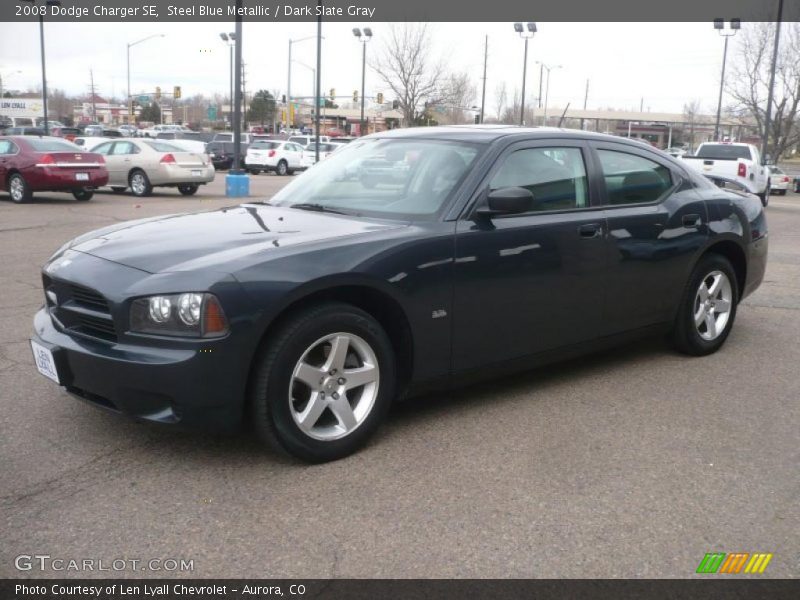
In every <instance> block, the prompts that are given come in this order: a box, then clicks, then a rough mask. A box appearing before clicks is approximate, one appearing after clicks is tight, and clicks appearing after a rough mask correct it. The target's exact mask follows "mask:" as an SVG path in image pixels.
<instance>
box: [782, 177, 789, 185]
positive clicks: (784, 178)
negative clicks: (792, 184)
mask: <svg viewBox="0 0 800 600" xmlns="http://www.w3.org/2000/svg"><path fill="white" fill-rule="evenodd" d="M783 180H784V181H785V182H786V183H789V176H788V175H784V177H783Z"/></svg>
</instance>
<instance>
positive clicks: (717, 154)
mask: <svg viewBox="0 0 800 600" xmlns="http://www.w3.org/2000/svg"><path fill="white" fill-rule="evenodd" d="M695 157H696V158H710V159H712V160H736V159H737V158H746V159H748V160H750V159H751V158H752V156H750V148H748V147H747V146H731V145H729V144H703V145H702V146H701V147H700V150H698V151H697V154H696V155H695Z"/></svg>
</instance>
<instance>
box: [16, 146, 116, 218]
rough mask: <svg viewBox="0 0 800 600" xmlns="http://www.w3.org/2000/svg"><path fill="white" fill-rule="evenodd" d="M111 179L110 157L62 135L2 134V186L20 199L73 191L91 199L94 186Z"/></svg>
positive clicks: (78, 197) (79, 196)
mask: <svg viewBox="0 0 800 600" xmlns="http://www.w3.org/2000/svg"><path fill="white" fill-rule="evenodd" d="M107 183H108V169H106V161H105V160H104V159H103V157H102V156H101V155H99V154H93V153H91V152H83V151H82V150H81V148H80V147H78V146H76V145H75V144H72V143H70V142H67V141H65V140H63V139H60V138H54V137H38V136H0V190H3V191H7V192H8V193H9V194H10V195H11V200H13V201H14V202H16V203H21V202H28V201H29V200H30V199H31V198H33V192H72V195H73V196H75V199H76V200H89V199H91V197H92V196H93V195H94V189H95V188H97V187H100V186H103V185H106V184H107Z"/></svg>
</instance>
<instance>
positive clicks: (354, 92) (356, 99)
mask: <svg viewBox="0 0 800 600" xmlns="http://www.w3.org/2000/svg"><path fill="white" fill-rule="evenodd" d="M353 102H358V90H353Z"/></svg>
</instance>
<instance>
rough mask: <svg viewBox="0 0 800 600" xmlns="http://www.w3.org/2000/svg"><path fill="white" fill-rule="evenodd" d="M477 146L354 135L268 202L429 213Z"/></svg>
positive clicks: (394, 214)
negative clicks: (344, 146)
mask: <svg viewBox="0 0 800 600" xmlns="http://www.w3.org/2000/svg"><path fill="white" fill-rule="evenodd" d="M287 146H294V144H287ZM480 150H481V146H480V145H476V144H471V143H461V142H449V141H439V140H427V139H372V140H359V141H358V142H353V143H352V144H350V145H348V147H347V148H344V149H342V150H341V151H339V152H336V153H334V154H332V155H331V156H330V158H328V159H327V160H325V161H322V162H320V163H319V165H317V166H315V167H314V168H313V169H310V170H308V171H307V172H306V173H304V174H303V175H301V176H300V177H298V178H296V179H295V180H294V181H292V183H290V184H289V185H287V186H286V187H285V188H283V189H282V190H281V191H280V192H279V193H278V194H277V195H276V196H275V197H274V198H273V199H272V200H271V202H270V203H271V204H276V205H278V206H288V207H291V206H295V205H301V204H303V205H305V206H306V207H308V206H309V205H315V207H317V208H323V209H325V208H327V209H330V210H336V211H340V212H345V213H348V214H359V215H366V216H375V217H381V218H387V219H400V220H411V219H433V218H434V217H435V215H436V213H438V212H439V211H440V210H441V209H442V207H443V206H444V205H445V203H446V201H447V200H448V198H449V197H450V195H451V193H452V192H453V191H454V190H455V188H456V186H457V185H458V183H459V182H460V181H461V180H462V179H463V178H464V176H465V175H466V174H467V173H468V172H469V169H470V167H471V166H472V165H473V164H474V162H475V159H476V158H477V156H478V154H479V152H480Z"/></svg>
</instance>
